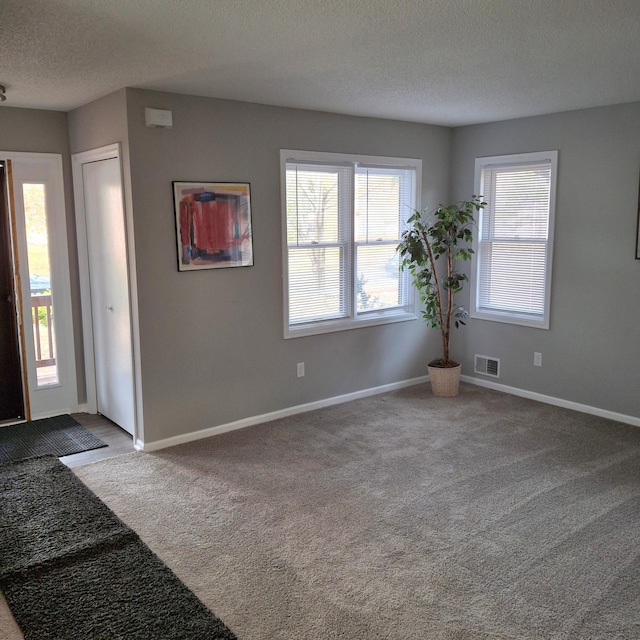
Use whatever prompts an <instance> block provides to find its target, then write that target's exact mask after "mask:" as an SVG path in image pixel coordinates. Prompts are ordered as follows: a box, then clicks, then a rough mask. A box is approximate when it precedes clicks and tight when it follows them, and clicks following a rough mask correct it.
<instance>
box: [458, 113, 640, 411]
mask: <svg viewBox="0 0 640 640" xmlns="http://www.w3.org/2000/svg"><path fill="white" fill-rule="evenodd" d="M549 149H557V150H558V190H557V206H556V236H555V250H554V255H553V284H552V300H551V324H550V329H549V330H548V331H545V330H542V329H531V328H526V327H519V326H515V325H508V324H502V323H497V322H489V321H485V320H470V322H469V325H468V326H467V327H466V328H463V329H462V330H461V331H460V332H459V333H458V335H457V336H455V340H456V344H457V345H458V346H459V347H460V348H461V349H462V352H463V354H464V355H463V357H462V363H463V368H464V372H465V373H467V374H471V373H472V371H473V354H474V353H478V354H483V355H489V356H496V357H499V358H500V359H501V379H500V380H499V382H501V383H503V384H505V385H509V386H513V387H517V388H520V389H525V390H528V391H532V392H537V393H542V394H546V395H549V396H554V397H558V398H563V399H566V400H570V401H573V402H578V403H582V404H586V405H589V406H593V407H598V408H601V409H605V410H609V411H614V412H619V413H622V414H626V415H631V416H640V375H639V374H638V363H640V261H638V260H634V253H635V233H636V221H637V212H638V173H639V169H640V104H638V103H634V104H626V105H619V106H615V107H606V108H601V109H589V110H584V111H574V112H568V113H559V114H554V115H549V116H542V117H535V118H526V119H520V120H511V121H506V122H497V123H492V124H485V125H477V126H471V127H461V128H458V129H455V130H454V131H453V149H452V178H453V180H452V190H453V195H454V197H455V198H457V199H462V198H465V199H466V198H468V197H469V195H471V193H472V192H473V180H474V175H473V174H474V161H475V158H476V157H480V156H491V155H499V154H508V153H521V152H527V151H539V150H549ZM465 301H466V302H468V291H467V295H466V299H465ZM534 351H540V352H542V354H543V366H542V368H539V367H534V366H533V352H534ZM477 377H478V378H479V379H481V378H482V376H477ZM485 379H486V378H485Z"/></svg>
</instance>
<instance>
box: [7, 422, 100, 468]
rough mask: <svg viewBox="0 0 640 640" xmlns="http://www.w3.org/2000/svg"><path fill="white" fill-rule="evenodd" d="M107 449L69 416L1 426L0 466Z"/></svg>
mask: <svg viewBox="0 0 640 640" xmlns="http://www.w3.org/2000/svg"><path fill="white" fill-rule="evenodd" d="M106 446H107V445H106V444H105V443H104V442H102V440H100V438H96V436H94V435H93V434H92V433H91V432H90V431H87V429H85V428H84V427H83V426H82V425H81V424H78V422H76V420H74V419H73V418H72V417H71V416H69V415H62V416H56V417H54V418H43V419H42V420H33V421H31V422H23V423H22V424H13V425H10V426H8V427H0V464H2V463H3V462H11V461H17V460H24V459H25V458H37V457H39V456H44V455H54V456H57V457H62V456H68V455H71V454H73V453H80V452H81V451H89V450H90V449H99V448H101V447H106Z"/></svg>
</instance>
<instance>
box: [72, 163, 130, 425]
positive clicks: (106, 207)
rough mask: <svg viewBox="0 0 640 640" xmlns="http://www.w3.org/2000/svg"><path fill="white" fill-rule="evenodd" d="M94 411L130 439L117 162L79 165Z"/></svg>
mask: <svg viewBox="0 0 640 640" xmlns="http://www.w3.org/2000/svg"><path fill="white" fill-rule="evenodd" d="M82 181H83V191H84V207H85V215H86V228H87V248H88V259H89V283H90V289H91V315H92V323H93V346H94V358H95V375H96V401H97V409H98V411H99V412H100V413H101V414H102V415H104V416H106V417H107V418H109V419H110V420H112V421H113V422H115V423H116V424H117V425H119V426H120V427H122V428H123V429H125V430H126V431H128V432H129V433H131V434H133V432H134V425H135V401H134V371H133V348H132V333H131V303H130V295H129V278H128V269H127V247H126V233H125V218H124V208H123V198H122V174H121V170H120V161H119V159H118V158H109V159H106V160H99V161H96V162H87V163H85V164H83V165H82Z"/></svg>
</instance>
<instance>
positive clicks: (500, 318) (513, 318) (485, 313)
mask: <svg viewBox="0 0 640 640" xmlns="http://www.w3.org/2000/svg"><path fill="white" fill-rule="evenodd" d="M539 162H549V163H550V166H551V187H550V193H549V235H548V238H547V264H546V273H545V300H544V314H543V315H542V317H539V316H534V315H531V314H526V313H518V312H515V311H511V312H509V311H490V310H487V309H479V308H478V287H479V283H478V266H479V265H478V255H479V254H478V243H479V234H480V230H481V229H482V212H480V218H479V220H478V221H477V222H478V224H477V229H476V230H475V233H474V239H473V250H474V255H473V260H472V263H471V274H470V278H469V280H470V285H471V286H470V290H471V300H470V304H469V316H470V317H471V318H477V319H479V320H491V321H494V322H504V323H507V324H517V325H521V326H525V327H534V328H537V329H548V328H549V319H550V315H551V284H552V267H553V264H552V263H553V239H554V233H555V214H556V183H557V176H558V152H557V151H535V152H531V153H517V154H509V155H502V156H489V157H483V158H476V162H475V183H474V185H475V189H474V193H477V194H482V191H483V189H484V187H483V178H484V176H483V173H484V168H485V167H491V166H492V165H505V164H514V165H516V164H526V163H532V164H533V163H539Z"/></svg>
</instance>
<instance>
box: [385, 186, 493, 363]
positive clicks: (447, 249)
mask: <svg viewBox="0 0 640 640" xmlns="http://www.w3.org/2000/svg"><path fill="white" fill-rule="evenodd" d="M486 204H487V203H486V202H484V201H483V200H482V198H481V197H480V196H475V195H474V196H472V197H471V200H468V201H464V202H458V203H456V204H451V205H448V206H443V205H439V206H438V207H437V208H436V209H434V210H432V211H427V210H422V211H416V212H415V213H413V215H411V217H409V219H408V220H407V225H408V227H407V229H406V230H405V231H404V232H403V233H402V236H401V241H400V244H399V245H398V247H397V251H398V254H399V255H400V258H401V261H400V266H401V268H403V269H407V270H408V271H409V273H410V274H411V276H412V278H413V283H414V285H415V287H416V289H417V290H418V293H419V295H420V299H421V301H422V303H423V305H424V310H423V311H422V316H423V318H424V320H425V321H426V322H427V324H428V325H429V326H431V327H433V328H435V329H438V328H439V329H440V330H441V332H442V339H443V349H444V358H443V360H444V361H445V362H448V358H449V328H450V326H451V321H452V319H453V324H454V326H455V327H456V328H458V327H459V325H461V324H462V325H464V324H465V322H464V319H465V318H467V317H468V315H469V314H468V312H467V311H466V310H465V309H464V308H463V307H458V306H456V305H454V304H453V298H452V294H454V293H458V292H459V291H462V287H463V284H464V282H466V281H467V279H468V278H467V276H466V274H464V273H459V272H458V271H457V270H456V262H458V261H468V260H471V258H472V256H473V249H471V248H470V247H469V246H466V245H468V244H471V242H472V241H473V233H472V230H471V227H473V226H474V224H475V219H474V215H475V214H476V213H477V212H479V211H480V210H481V209H483V208H484V207H485V206H486ZM459 243H461V244H463V245H464V246H462V247H459V246H458V244H459ZM441 258H442V259H443V262H445V264H446V267H445V273H443V274H442V277H441V278H439V277H438V272H437V271H436V267H437V264H436V263H437V262H438V261H439V260H440V259H441Z"/></svg>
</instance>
